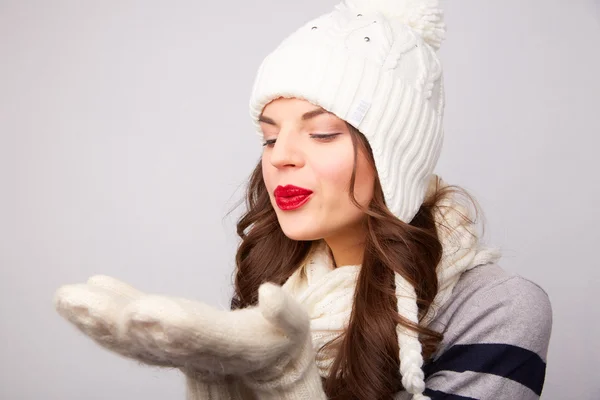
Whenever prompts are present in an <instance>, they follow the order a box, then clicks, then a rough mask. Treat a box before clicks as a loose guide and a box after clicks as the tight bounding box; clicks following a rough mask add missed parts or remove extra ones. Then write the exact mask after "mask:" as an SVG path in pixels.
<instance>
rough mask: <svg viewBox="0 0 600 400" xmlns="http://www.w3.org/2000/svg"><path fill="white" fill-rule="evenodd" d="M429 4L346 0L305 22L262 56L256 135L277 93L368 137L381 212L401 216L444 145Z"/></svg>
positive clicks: (435, 13)
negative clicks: (314, 107)
mask: <svg viewBox="0 0 600 400" xmlns="http://www.w3.org/2000/svg"><path fill="white" fill-rule="evenodd" d="M444 30H445V26H444V24H443V21H442V12H441V10H440V9H439V7H438V4H437V1H425V0H423V1H414V0H413V1H407V0H385V1H384V0H377V1H375V0H373V1H368V0H353V1H344V2H342V3H340V4H338V5H337V6H336V7H335V9H334V10H333V11H332V12H330V13H327V14H325V15H322V16H320V17H318V18H316V19H313V20H311V21H309V22H307V23H306V24H304V25H303V26H302V27H300V28H299V29H298V30H296V31H295V32H294V33H292V34H291V35H290V36H289V37H287V38H286V39H285V40H284V41H283V42H282V43H281V44H280V45H279V46H278V47H277V48H276V49H275V50H274V51H273V52H271V53H270V54H269V55H267V56H266V58H265V59H264V60H263V62H262V63H261V65H260V67H259V69H258V73H257V76H256V78H255V82H254V86H253V89H252V93H251V98H250V115H251V118H252V121H253V123H254V125H255V127H256V130H257V132H258V133H259V135H260V136H262V131H261V129H260V124H259V122H258V120H259V116H260V115H261V113H262V111H263V108H264V107H265V106H266V105H267V104H268V103H269V102H271V101H272V100H274V99H277V98H279V97H287V98H299V99H305V100H308V101H309V102H311V103H313V104H315V105H317V106H320V107H322V108H324V109H325V110H327V111H329V112H331V113H333V114H335V115H336V116H338V117H339V118H341V119H343V120H345V121H346V122H348V123H350V124H351V125H353V126H354V127H355V128H357V129H358V130H359V131H360V132H361V133H363V134H364V135H365V137H366V138H367V139H368V141H369V144H370V146H371V149H372V151H373V155H374V158H375V165H376V167H377V172H378V175H379V179H380V181H381V186H382V188H383V192H384V195H385V200H386V204H387V206H388V208H389V209H390V211H391V212H392V213H393V214H394V215H396V216H397V217H398V218H399V219H400V220H402V221H404V222H410V221H411V220H412V218H413V217H414V215H415V214H416V212H417V211H418V209H419V207H420V206H421V204H422V202H423V199H424V196H425V192H426V190H427V182H428V179H429V176H430V174H431V173H432V172H433V169H434V167H435V165H436V163H437V161H438V159H439V156H440V151H441V147H442V142H443V130H442V117H443V110H444V90H443V83H442V68H441V64H440V62H439V59H438V57H437V55H436V51H435V49H437V47H439V45H440V43H441V41H442V39H443V37H444Z"/></svg>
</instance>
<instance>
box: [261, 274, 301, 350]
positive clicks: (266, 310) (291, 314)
mask: <svg viewBox="0 0 600 400" xmlns="http://www.w3.org/2000/svg"><path fill="white" fill-rule="evenodd" d="M258 308H259V309H260V310H261V312H262V314H263V316H264V317H265V318H266V319H267V320H268V321H269V322H271V323H272V324H273V325H275V326H276V327H278V328H279V329H281V330H282V331H283V333H284V334H285V335H286V336H288V337H289V338H291V339H293V340H300V339H302V338H303V337H304V336H305V335H306V333H307V331H308V329H309V319H308V315H307V313H306V311H305V310H304V308H303V307H302V306H301V305H300V304H299V303H298V302H297V301H296V300H295V299H294V298H292V297H291V295H289V294H288V293H286V292H285V291H284V290H283V289H282V288H281V287H280V286H277V285H275V284H273V283H270V282H267V283H263V284H262V285H261V286H260V287H259V288H258Z"/></svg>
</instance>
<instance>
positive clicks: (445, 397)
mask: <svg viewBox="0 0 600 400" xmlns="http://www.w3.org/2000/svg"><path fill="white" fill-rule="evenodd" d="M423 394H424V395H425V396H428V397H430V398H431V400H477V399H475V398H473V397H465V396H459V395H457V394H450V393H444V392H440V391H439V390H431V389H425V391H424V392H423Z"/></svg>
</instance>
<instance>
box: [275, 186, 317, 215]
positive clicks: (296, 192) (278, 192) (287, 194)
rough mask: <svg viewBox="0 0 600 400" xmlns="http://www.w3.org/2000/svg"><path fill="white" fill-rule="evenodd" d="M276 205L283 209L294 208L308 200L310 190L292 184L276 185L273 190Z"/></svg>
mask: <svg viewBox="0 0 600 400" xmlns="http://www.w3.org/2000/svg"><path fill="white" fill-rule="evenodd" d="M273 194H274V195H275V202H276V203H277V206H278V207H279V208H280V209H282V210H284V211H287V210H295V209H296V208H299V207H301V206H303V205H304V204H306V202H307V201H308V200H310V195H311V194H312V190H309V189H304V188H301V187H298V186H294V185H285V186H277V187H276V188H275V191H274V192H273Z"/></svg>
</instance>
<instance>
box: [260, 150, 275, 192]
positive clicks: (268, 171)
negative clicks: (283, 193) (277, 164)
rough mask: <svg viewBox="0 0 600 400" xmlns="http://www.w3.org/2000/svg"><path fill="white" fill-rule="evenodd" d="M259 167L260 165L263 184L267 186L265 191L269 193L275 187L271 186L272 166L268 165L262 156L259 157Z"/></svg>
mask: <svg viewBox="0 0 600 400" xmlns="http://www.w3.org/2000/svg"><path fill="white" fill-rule="evenodd" d="M261 167H262V176H263V181H264V182H265V186H266V188H267V191H268V192H269V193H271V192H272V191H273V190H274V189H275V188H274V187H273V185H274V183H273V182H274V180H273V174H274V171H273V169H274V168H273V166H272V165H270V164H269V163H268V162H267V161H266V159H265V158H264V157H263V158H262V159H261Z"/></svg>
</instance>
